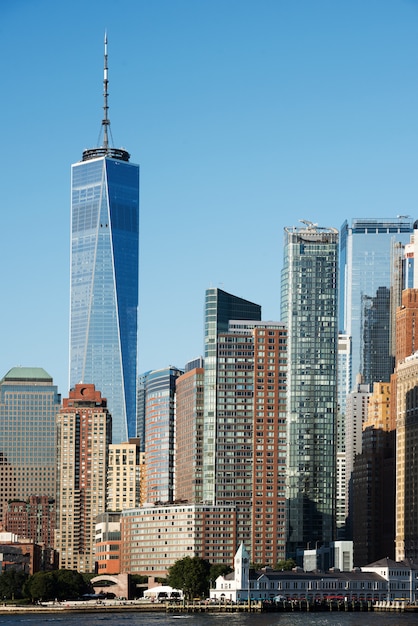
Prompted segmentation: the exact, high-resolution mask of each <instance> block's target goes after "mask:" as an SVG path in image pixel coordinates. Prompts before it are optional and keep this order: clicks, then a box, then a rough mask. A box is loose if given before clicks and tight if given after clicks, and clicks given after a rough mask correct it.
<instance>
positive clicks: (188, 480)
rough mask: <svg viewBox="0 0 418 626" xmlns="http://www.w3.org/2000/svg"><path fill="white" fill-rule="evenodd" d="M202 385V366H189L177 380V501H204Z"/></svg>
mask: <svg viewBox="0 0 418 626" xmlns="http://www.w3.org/2000/svg"><path fill="white" fill-rule="evenodd" d="M200 361H201V362H202V361H203V359H200ZM200 365H203V363H200ZM203 382H204V369H203V367H194V368H193V369H187V365H186V372H185V373H184V374H183V375H182V376H180V377H179V378H177V381H176V472H175V494H176V500H188V501H189V502H202V464H203V454H202V449H203V390H204V387H203Z"/></svg>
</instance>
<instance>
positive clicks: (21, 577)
mask: <svg viewBox="0 0 418 626" xmlns="http://www.w3.org/2000/svg"><path fill="white" fill-rule="evenodd" d="M27 577H28V575H27V574H25V573H24V572H21V571H16V570H13V569H12V570H9V571H6V572H4V573H3V574H1V575H0V599H1V600H3V599H4V598H7V599H8V600H11V599H12V598H14V599H18V598H21V597H22V588H23V585H24V583H25V580H26V579H27Z"/></svg>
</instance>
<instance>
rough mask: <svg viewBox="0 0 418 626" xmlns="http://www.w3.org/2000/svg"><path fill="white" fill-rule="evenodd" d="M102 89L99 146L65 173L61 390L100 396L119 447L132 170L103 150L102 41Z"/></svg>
mask: <svg viewBox="0 0 418 626" xmlns="http://www.w3.org/2000/svg"><path fill="white" fill-rule="evenodd" d="M104 83H105V106H104V110H105V118H104V120H103V121H102V126H103V129H104V141H103V146H102V147H100V148H93V149H90V150H84V152H83V158H82V161H80V162H79V163H75V164H74V165H73V166H72V176H71V277H70V283H71V294H70V300H71V304H70V307H71V310H70V381H69V382H70V388H73V387H74V386H75V385H76V384H77V383H80V382H83V383H89V384H90V383H91V384H94V385H95V386H96V389H99V390H100V392H101V393H102V395H103V397H105V398H106V399H107V403H108V409H109V412H110V413H111V415H112V423H113V429H112V441H113V443H119V442H123V441H127V439H128V435H129V436H135V435H136V432H135V431H136V362H137V308H138V258H139V166H138V165H134V164H131V163H129V158H130V155H129V154H128V152H126V151H125V150H123V149H116V148H111V147H109V143H108V135H107V129H108V126H109V120H108V118H107V108H108V107H107V42H106V40H105V81H104Z"/></svg>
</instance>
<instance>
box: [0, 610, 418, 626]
mask: <svg viewBox="0 0 418 626" xmlns="http://www.w3.org/2000/svg"><path fill="white" fill-rule="evenodd" d="M225 621H228V626H310V625H312V626H409V625H411V626H412V624H418V614H417V613H415V614H413V613H358V612H356V613H342V612H334V613H319V612H318V613H273V614H272V613H263V614H254V613H252V614H242V613H240V614H234V613H228V614H227V615H226V614H225V613H218V614H211V615H208V614H192V615H191V614H188V615H166V614H165V613H157V614H156V613H143V612H141V613H137V614H135V613H111V614H109V613H108V614H107V615H102V614H99V613H95V614H91V613H89V614H88V615H87V614H86V615H83V614H81V613H79V614H77V615H74V614H72V615H69V614H68V613H67V614H65V615H62V614H58V613H55V614H51V615H35V614H25V615H0V624H1V626H3V625H5V626H6V625H9V624H13V625H18V624H19V625H21V626H38V625H39V626H41V625H42V624H46V625H47V626H61V625H62V626H225Z"/></svg>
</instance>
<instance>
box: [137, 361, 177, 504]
mask: <svg viewBox="0 0 418 626" xmlns="http://www.w3.org/2000/svg"><path fill="white" fill-rule="evenodd" d="M183 373H184V372H183V371H182V370H179V369H177V368H175V367H169V368H167V369H163V370H155V371H153V372H151V373H150V374H149V375H148V376H147V380H146V392H145V464H146V471H147V500H146V501H147V502H172V501H173V500H174V454H175V447H174V446H175V420H176V380H177V378H178V377H179V376H181V375H182V374H183Z"/></svg>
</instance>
